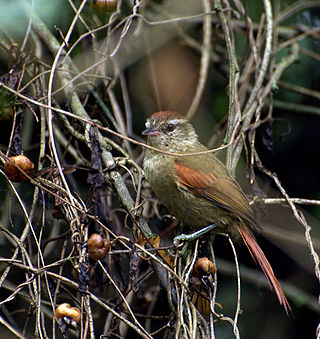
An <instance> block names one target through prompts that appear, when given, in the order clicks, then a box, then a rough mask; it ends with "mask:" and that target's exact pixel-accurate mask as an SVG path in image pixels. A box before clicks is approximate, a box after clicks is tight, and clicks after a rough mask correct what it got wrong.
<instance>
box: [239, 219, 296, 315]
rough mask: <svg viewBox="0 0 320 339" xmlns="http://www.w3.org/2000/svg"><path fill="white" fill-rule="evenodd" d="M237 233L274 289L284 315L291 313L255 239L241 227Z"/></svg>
mask: <svg viewBox="0 0 320 339" xmlns="http://www.w3.org/2000/svg"><path fill="white" fill-rule="evenodd" d="M238 231H239V233H240V235H241V237H242V240H243V241H244V243H245V244H246V246H247V248H248V250H249V252H250V254H251V256H252V258H253V260H254V261H255V262H256V263H258V264H259V265H260V267H261V269H262V271H263V273H264V275H265V276H266V278H267V280H268V282H269V285H270V287H271V289H274V291H275V292H276V295H277V297H278V300H279V302H280V304H281V305H282V306H283V307H284V309H285V311H286V313H287V314H289V311H290V312H292V310H291V307H290V304H289V302H288V300H287V298H286V296H285V295H284V293H283V291H282V288H281V285H280V283H279V281H278V280H277V278H276V276H275V275H274V272H273V269H272V267H271V265H270V264H269V261H268V259H267V258H266V256H265V255H264V253H263V251H262V249H261V247H260V246H259V245H258V243H257V242H256V240H255V238H254V237H253V236H252V235H251V234H250V233H249V232H248V231H247V230H245V229H243V228H242V227H241V226H238Z"/></svg>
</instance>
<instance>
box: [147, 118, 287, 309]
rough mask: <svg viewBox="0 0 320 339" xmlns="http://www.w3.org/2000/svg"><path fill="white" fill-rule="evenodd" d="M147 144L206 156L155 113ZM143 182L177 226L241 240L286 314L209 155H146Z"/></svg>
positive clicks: (224, 177)
mask: <svg viewBox="0 0 320 339" xmlns="http://www.w3.org/2000/svg"><path fill="white" fill-rule="evenodd" d="M142 134H143V135H147V136H148V138H147V143H148V145H150V146H153V147H155V148H158V149H160V150H163V151H166V152H171V153H192V152H201V151H206V150H207V147H205V146H204V145H202V144H201V143H200V142H199V141H198V136H197V134H196V132H195V130H194V128H193V126H192V125H191V124H190V123H189V122H188V121H187V120H186V119H185V118H184V117H183V116H182V115H180V114H179V113H176V112H172V111H161V112H156V113H154V114H153V115H151V117H150V118H149V119H148V120H147V122H146V130H144V131H143V133H142ZM143 167H144V171H145V176H146V179H147V180H148V182H149V183H150V186H151V188H152V189H153V191H154V192H155V194H156V196H157V198H158V199H159V200H160V202H161V203H162V204H163V205H164V206H166V207H167V208H168V210H169V211H170V212H171V213H172V214H173V215H175V216H176V217H177V218H178V220H180V221H182V222H183V224H185V225H188V226H190V227H191V228H193V229H197V230H198V229H201V228H204V227H206V226H208V225H211V224H216V227H215V230H216V231H219V232H223V233H227V234H229V235H230V237H231V238H232V239H233V240H236V241H237V240H239V239H241V238H242V239H243V241H244V243H245V244H246V246H247V248H248V249H249V251H250V254H251V255H252V257H253V259H254V260H255V261H256V262H257V263H258V264H259V265H260V267H261V269H262V271H263V273H264V274H265V276H266V278H267V280H268V282H269V284H270V287H271V289H272V288H273V289H274V290H275V293H276V295H277V297H278V300H279V302H280V304H281V305H283V307H284V308H285V310H286V312H287V313H288V311H291V307H290V305H289V303H288V300H287V298H286V296H285V295H284V293H283V291H282V288H281V286H280V283H279V281H278V280H277V278H276V277H275V275H274V272H273V269H272V267H271V265H270V264H269V262H268V260H267V258H266V257H265V255H264V253H263V251H262V249H261V248H260V246H259V245H258V243H257V242H256V240H255V237H254V235H253V233H252V232H253V231H254V230H257V229H258V227H257V224H256V221H255V218H254V215H253V212H252V209H251V207H250V205H249V203H248V200H247V197H246V196H245V194H244V193H243V191H242V189H241V188H240V186H239V185H238V183H237V182H236V181H235V180H234V179H233V178H232V177H231V176H230V175H229V174H228V172H227V169H226V167H225V166H224V165H223V164H222V163H221V162H220V160H219V159H217V158H216V157H215V156H214V155H213V154H212V153H207V154H202V155H195V156H185V157H178V156H171V155H166V154H163V153H160V152H157V151H154V150H151V149H147V150H146V154H145V157H144V161H143Z"/></svg>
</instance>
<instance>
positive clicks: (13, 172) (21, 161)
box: [4, 155, 34, 182]
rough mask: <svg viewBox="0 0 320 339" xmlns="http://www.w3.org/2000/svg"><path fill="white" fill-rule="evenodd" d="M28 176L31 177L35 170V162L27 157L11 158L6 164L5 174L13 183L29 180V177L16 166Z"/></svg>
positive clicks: (17, 156)
mask: <svg viewBox="0 0 320 339" xmlns="http://www.w3.org/2000/svg"><path fill="white" fill-rule="evenodd" d="M14 164H15V165H16V166H17V167H19V168H21V170H23V171H24V172H26V174H28V175H31V173H32V169H33V168H34V164H33V162H32V161H31V160H30V159H29V158H27V157H26V156H25V155H16V156H13V157H9V158H8V159H7V161H6V162H5V164H4V172H5V173H6V175H7V176H8V178H9V179H10V180H11V181H15V182H20V181H25V180H27V177H26V176H25V175H24V174H23V173H22V172H21V171H20V170H19V168H17V167H16V166H15V165H14Z"/></svg>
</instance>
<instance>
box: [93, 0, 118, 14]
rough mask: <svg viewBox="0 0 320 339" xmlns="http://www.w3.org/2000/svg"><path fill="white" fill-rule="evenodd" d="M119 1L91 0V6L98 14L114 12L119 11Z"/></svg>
mask: <svg viewBox="0 0 320 339" xmlns="http://www.w3.org/2000/svg"><path fill="white" fill-rule="evenodd" d="M117 5H118V0H91V2H90V6H91V7H92V8H93V9H94V10H95V11H97V12H113V11H115V10H116V9H117Z"/></svg>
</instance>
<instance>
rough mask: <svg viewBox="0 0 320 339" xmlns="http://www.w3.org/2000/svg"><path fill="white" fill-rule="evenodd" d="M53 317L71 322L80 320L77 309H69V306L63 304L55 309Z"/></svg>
mask: <svg viewBox="0 0 320 339" xmlns="http://www.w3.org/2000/svg"><path fill="white" fill-rule="evenodd" d="M55 317H56V318H57V319H61V318H64V317H68V318H70V319H71V320H73V321H75V322H78V321H79V320H80V317H81V314H80V310H79V309H78V308H77V307H71V306H70V304H68V303H63V304H61V305H59V306H58V307H57V308H56V313H55Z"/></svg>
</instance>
